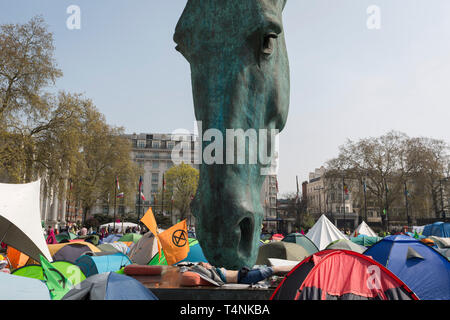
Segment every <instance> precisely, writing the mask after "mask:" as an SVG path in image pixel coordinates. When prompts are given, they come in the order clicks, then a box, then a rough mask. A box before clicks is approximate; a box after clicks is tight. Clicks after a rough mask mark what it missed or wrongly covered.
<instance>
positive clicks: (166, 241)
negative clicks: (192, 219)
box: [159, 220, 189, 265]
mask: <svg viewBox="0 0 450 320" xmlns="http://www.w3.org/2000/svg"><path fill="white" fill-rule="evenodd" d="M159 240H160V241H161V245H162V247H163V250H164V256H165V257H166V260H167V264H168V265H173V264H175V263H177V262H179V261H181V260H183V259H185V258H186V257H187V255H188V253H189V238H188V232H187V225H186V220H183V221H181V222H180V223H177V224H176V225H173V226H172V227H170V228H169V229H167V230H165V231H164V232H161V233H160V234H159Z"/></svg>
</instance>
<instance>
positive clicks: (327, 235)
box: [306, 214, 347, 250]
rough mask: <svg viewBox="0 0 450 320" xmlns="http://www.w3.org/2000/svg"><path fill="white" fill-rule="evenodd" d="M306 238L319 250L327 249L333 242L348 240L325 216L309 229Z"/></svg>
mask: <svg viewBox="0 0 450 320" xmlns="http://www.w3.org/2000/svg"><path fill="white" fill-rule="evenodd" d="M306 237H308V238H309V239H310V240H311V241H312V242H314V244H315V245H316V246H317V248H319V250H323V249H325V248H326V246H327V245H329V244H330V243H331V242H333V241H336V240H339V239H347V237H346V236H345V235H344V234H343V233H342V232H340V231H339V229H338V228H336V226H335V225H334V224H333V223H331V221H330V220H328V218H327V217H326V216H325V215H324V214H323V215H322V216H321V217H320V218H319V220H317V222H316V224H315V225H314V226H313V227H312V228H311V229H309V231H308V233H307V234H306Z"/></svg>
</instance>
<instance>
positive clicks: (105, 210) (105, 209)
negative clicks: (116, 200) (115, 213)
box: [103, 206, 109, 214]
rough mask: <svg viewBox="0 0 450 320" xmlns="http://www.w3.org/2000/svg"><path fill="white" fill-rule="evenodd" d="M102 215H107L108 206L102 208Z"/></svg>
mask: <svg viewBox="0 0 450 320" xmlns="http://www.w3.org/2000/svg"><path fill="white" fill-rule="evenodd" d="M103 213H104V214H108V213H109V207H108V206H104V207H103Z"/></svg>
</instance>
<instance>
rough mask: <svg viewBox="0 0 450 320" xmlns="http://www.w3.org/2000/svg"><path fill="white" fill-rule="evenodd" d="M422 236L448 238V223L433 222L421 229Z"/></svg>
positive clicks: (449, 224) (449, 225) (449, 229)
mask: <svg viewBox="0 0 450 320" xmlns="http://www.w3.org/2000/svg"><path fill="white" fill-rule="evenodd" d="M422 235H424V236H426V237H429V236H436V237H442V238H450V222H435V223H433V224H428V225H426V226H425V227H424V228H423V232H422Z"/></svg>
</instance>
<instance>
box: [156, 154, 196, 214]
mask: <svg viewBox="0 0 450 320" xmlns="http://www.w3.org/2000/svg"><path fill="white" fill-rule="evenodd" d="M164 176H165V180H166V186H165V192H164V204H165V205H164V206H165V207H166V208H167V207H169V203H170V201H171V199H173V207H174V209H176V210H178V211H179V212H180V219H181V220H184V219H186V217H187V213H188V212H189V206H190V203H191V201H192V198H193V197H194V195H195V193H196V191H197V186H198V179H199V171H198V170H197V169H195V168H193V167H191V166H190V165H188V164H185V163H181V164H180V165H177V166H173V167H172V168H170V169H169V170H167V171H166V172H165V174H164ZM157 199H158V200H157V201H158V203H160V199H161V196H160V195H159V198H158V196H157Z"/></svg>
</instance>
